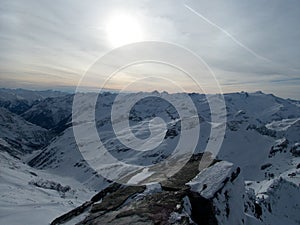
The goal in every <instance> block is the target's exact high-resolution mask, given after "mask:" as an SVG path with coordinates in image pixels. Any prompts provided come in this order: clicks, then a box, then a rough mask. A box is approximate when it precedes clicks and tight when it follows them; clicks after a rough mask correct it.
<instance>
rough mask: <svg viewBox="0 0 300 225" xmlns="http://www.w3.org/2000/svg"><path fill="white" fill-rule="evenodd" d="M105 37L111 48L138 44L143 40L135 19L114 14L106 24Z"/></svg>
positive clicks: (125, 15) (122, 14)
mask: <svg viewBox="0 0 300 225" xmlns="http://www.w3.org/2000/svg"><path fill="white" fill-rule="evenodd" d="M106 35H107V38H108V41H109V42H110V43H111V45H112V46H113V47H119V46H122V45H126V44H130V43H133V42H138V41H141V40H142V39H143V33H142V29H141V27H140V24H139V23H138V21H137V19H136V18H134V17H132V16H130V15H128V14H124V13H119V14H114V15H113V16H111V17H110V18H109V19H108V21H107V24H106Z"/></svg>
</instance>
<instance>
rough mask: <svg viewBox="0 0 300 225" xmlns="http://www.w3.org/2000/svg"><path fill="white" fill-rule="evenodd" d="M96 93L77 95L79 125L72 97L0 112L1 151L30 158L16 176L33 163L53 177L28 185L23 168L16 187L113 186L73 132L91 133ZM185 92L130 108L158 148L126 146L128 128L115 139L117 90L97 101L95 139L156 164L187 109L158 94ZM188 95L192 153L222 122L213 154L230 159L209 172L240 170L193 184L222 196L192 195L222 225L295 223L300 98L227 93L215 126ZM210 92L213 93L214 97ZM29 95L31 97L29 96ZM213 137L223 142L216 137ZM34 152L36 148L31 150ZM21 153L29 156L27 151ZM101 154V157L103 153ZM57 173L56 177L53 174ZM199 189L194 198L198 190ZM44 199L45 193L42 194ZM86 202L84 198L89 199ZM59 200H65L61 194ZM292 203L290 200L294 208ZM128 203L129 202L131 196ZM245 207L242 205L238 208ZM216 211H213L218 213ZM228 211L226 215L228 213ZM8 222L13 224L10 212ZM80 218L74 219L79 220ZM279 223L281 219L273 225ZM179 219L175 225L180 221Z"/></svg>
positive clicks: (89, 142)
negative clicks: (159, 139)
mask: <svg viewBox="0 0 300 225" xmlns="http://www.w3.org/2000/svg"><path fill="white" fill-rule="evenodd" d="M93 95H95V94H94V93H89V94H83V93H82V94H80V96H79V98H80V101H81V102H82V106H81V107H79V110H77V111H75V112H74V113H75V115H74V114H73V119H74V117H75V118H83V119H84V120H80V119H79V120H75V121H76V123H73V124H72V118H71V117H72V103H73V97H74V96H73V95H59V96H48V97H47V98H44V99H40V100H39V102H36V103H34V104H31V105H30V106H29V108H28V109H26V110H24V111H23V112H22V113H21V114H20V115H16V114H14V113H11V112H10V111H8V110H12V108H9V107H7V109H8V110H6V109H1V116H2V117H0V119H1V121H0V128H1V134H0V135H1V139H0V140H1V142H0V145H1V146H5V147H2V149H4V148H5V149H4V150H5V151H6V152H8V153H9V154H11V155H18V154H19V153H18V152H19V151H20V152H22V157H21V158H22V159H23V161H24V160H25V161H26V162H27V163H28V165H24V166H16V167H13V169H12V170H13V171H14V170H16V171H17V173H20V174H21V175H20V176H19V175H18V177H20V179H21V177H22V176H23V175H22V174H23V173H24V168H25V167H26V170H29V168H32V171H34V173H35V174H38V177H39V173H40V171H42V172H43V173H44V174H50V175H49V176H48V175H45V177H47V179H40V177H39V178H37V179H35V180H31V182H30V181H29V180H28V179H29V178H28V176H32V175H30V173H29V174H28V173H26V174H27V175H24V177H26V178H22V180H24V179H25V180H26V179H27V180H28V182H29V183H26V182H25V183H26V185H25V183H24V182H23V181H22V182H23V183H22V182H20V183H17V182H15V185H17V186H18V185H20V186H22V185H25V186H26V187H27V186H28V185H29V187H31V188H33V189H38V190H40V189H43V190H44V189H48V188H49V187H51V188H52V190H53V189H56V192H58V193H60V192H61V191H57V190H65V189H64V187H66V186H67V185H70V184H71V185H72V184H75V183H76V184H77V183H80V184H81V185H82V188H83V189H85V191H86V193H89V195H91V190H94V191H95V190H96V191H100V190H102V189H103V188H105V187H107V186H108V185H109V183H110V181H108V180H107V179H105V178H103V177H102V176H100V175H99V174H98V173H97V172H96V171H95V170H94V169H92V168H91V166H90V165H89V164H88V163H87V162H86V161H85V160H84V158H83V156H82V154H81V153H80V151H79V149H78V143H76V140H75V137H74V129H77V130H79V131H80V132H81V133H82V134H89V132H90V130H89V126H87V124H89V122H90V121H92V119H93V118H92V117H90V115H89V114H88V112H87V111H88V110H87V108H88V107H91V104H90V99H91V97H92V96H93ZM130 95H132V96H134V95H141V93H131V94H128V97H129V96H130ZM184 95H185V94H168V93H165V92H164V93H158V92H154V93H151V96H152V97H148V98H145V99H143V100H141V101H139V102H137V104H135V105H134V106H133V107H132V109H131V111H130V115H129V125H130V131H132V132H133V133H134V135H135V136H136V137H138V138H141V139H146V138H148V137H149V136H150V135H151V133H150V130H149V125H151V126H152V128H153V129H152V132H154V133H155V132H156V131H157V132H158V133H157V135H158V136H160V135H164V136H163V142H162V143H161V144H160V145H158V146H156V147H155V148H154V149H152V150H149V151H136V150H132V149H130V148H128V147H127V146H125V145H124V144H123V142H121V141H120V140H119V138H120V137H121V138H123V139H125V140H129V142H130V140H132V137H131V136H130V135H128V134H129V133H130V132H129V130H123V131H122V132H120V133H119V134H118V136H117V135H116V133H115V130H114V129H113V127H112V126H113V124H112V119H111V110H112V106H113V103H114V101H115V99H116V97H117V94H116V93H113V94H112V93H108V92H107V93H102V94H100V95H99V97H98V99H97V104H96V110H95V124H96V128H97V132H98V136H99V137H100V139H101V141H102V142H103V144H104V147H105V148H106V149H107V150H108V151H109V153H110V154H111V155H113V156H114V157H115V158H117V159H119V160H122V161H123V162H125V163H129V164H138V165H151V164H153V163H154V164H156V163H159V162H163V161H164V160H165V159H166V158H168V156H170V155H171V154H172V152H173V150H174V147H175V146H176V145H177V144H178V142H179V140H180V135H181V132H182V126H181V118H180V116H179V113H178V110H189V109H188V108H186V104H185V102H184V101H182V103H181V104H180V105H179V108H175V107H174V106H173V105H172V104H170V103H169V102H167V101H166V100H164V99H165V98H164V99H161V97H167V98H169V99H176V100H179V102H180V99H183V96H184ZM188 96H189V97H190V98H191V99H192V101H193V103H194V105H195V108H196V110H197V114H198V120H191V123H190V127H189V128H188V129H191V130H192V129H193V127H195V126H196V127H197V126H199V127H200V134H199V141H198V144H197V146H196V150H195V154H198V153H202V152H203V151H204V150H205V149H206V147H207V142H208V139H209V137H210V135H211V133H210V132H211V128H212V126H217V127H218V126H219V127H222V126H225V125H226V132H225V137H224V141H223V143H222V146H221V149H220V151H219V152H218V155H217V156H216V158H217V159H218V160H220V161H222V162H224V161H228V162H224V163H223V164H222V163H221V164H219V167H214V168H212V169H210V170H209V172H205V173H207V174H208V175H210V176H216V173H219V172H218V171H220V170H221V171H223V170H224V171H227V172H228V173H227V172H226V173H223V174H224V177H223V178H224V179H225V180H226V177H230V176H231V175H230V174H232V173H233V171H235V170H236V168H239V170H240V171H241V173H240V174H238V179H237V181H235V182H234V183H233V184H229V183H228V184H226V185H225V186H222V185H221V186H220V183H222V182H223V181H224V179H223V178H220V179H219V178H218V179H217V178H216V180H214V181H213V183H211V184H208V183H207V181H203V180H201V179H200V180H199V179H198V180H197V179H196V178H195V179H196V180H193V181H191V182H196V183H197V182H198V183H199V182H202V184H201V185H203V184H204V183H205V185H206V186H209V185H211V188H210V189H211V191H212V187H220V189H218V190H215V192H216V193H218V194H216V195H215V196H214V197H211V196H209V197H207V196H206V195H205V194H203V193H204V192H203V191H202V190H199V189H195V190H194V192H195V193H197V192H199V193H198V194H199V195H200V196H201V197H197V198H196V199H198V200H199V199H202V200H203V198H204V199H206V200H203V201H204V202H209V207H214V208H215V210H217V211H218V210H219V211H221V212H225V214H224V215H223V214H222V213H221V214H220V215H219V216H216V218H214V219H213V221H215V222H216V221H217V222H216V223H217V224H242V223H244V224H276V223H277V224H282V223H286V222H288V223H289V224H297V223H298V222H299V218H298V216H297V213H296V212H297V210H299V207H298V206H299V205H300V198H299V197H298V198H297V197H296V198H293V199H292V198H291V196H290V195H289V194H288V192H287V191H285V189H286V190H290V192H291V193H293V194H294V195H296V194H298V196H299V187H298V186H299V184H300V157H299V156H300V102H299V101H296V100H290V99H287V100H286V99H282V98H279V97H276V96H274V95H271V94H264V93H262V92H255V93H246V92H241V93H232V94H225V95H224V99H225V104H226V111H227V115H226V124H214V123H212V114H211V111H210V107H209V104H208V100H207V98H206V96H205V95H202V94H195V93H193V94H189V95H188ZM209 97H210V98H214V97H215V96H209ZM217 97H218V96H216V98H217ZM30 99H31V98H29V100H28V101H31V100H30ZM12 111H14V110H12ZM155 117H160V118H162V119H163V120H164V122H165V124H166V127H165V129H163V130H161V127H159V126H160V125H159V124H158V125H155V124H154V125H153V123H152V122H153V118H155ZM124 118H125V117H123V116H122V115H120V117H118V118H115V119H116V120H117V121H122V120H123V119H124ZM26 120H27V121H30V122H27V121H26ZM197 121H198V122H197ZM42 127H43V128H42ZM45 128H46V129H45ZM49 138H52V139H51V141H49V140H50V139H49ZM191 138H193V135H191ZM210 138H213V139H218V138H219V137H218V136H216V137H210ZM9 140H10V142H9ZM155 140H156V139H154V141H153V142H152V143H151V142H150V143H147V144H146V145H144V146H143V147H145V148H147V147H148V146H152V145H154V144H155V143H154V142H155ZM48 141H49V143H48ZM77 141H78V140H77ZM191 142H192V140H191ZM11 143H18V144H19V145H20V146H22V147H21V148H19V149H18V148H17V149H16V148H15V146H14V145H12V144H11ZM38 144H40V145H38ZM79 144H81V145H84V146H85V147H86V148H88V149H95V148H97V145H96V144H95V140H94V139H93V138H92V137H91V138H89V136H88V135H87V136H86V138H85V139H84V140H81V142H80V143H79ZM19 145H18V146H19ZM137 147H138V146H137ZM33 149H36V150H38V151H34V152H33ZM16 152H17V153H16ZM32 152H33V153H32ZM2 153H3V152H2ZM24 153H32V154H30V155H27V156H24ZM3 154H6V153H3ZM101 154H102V153H101ZM98 157H100V158H101V155H100V156H98ZM11 160H12V159H11V158H10V156H7V155H5V157H3V161H7V163H4V164H3V165H2V164H1V167H3V168H4V170H7V169H8V167H9V166H8V165H9V164H10V161H11ZM13 160H14V164H18V160H17V159H13ZM110 166H111V168H115V169H112V170H111V168H108V167H105V168H103V169H105V170H108V171H113V172H114V173H115V174H116V175H118V174H119V172H120V171H118V169H117V168H118V167H117V165H110ZM222 168H223V169H222ZM226 168H229V169H226ZM123 172H124V171H123ZM198 172H199V173H200V174H202V175H201V176H203V177H205V176H208V175H205V173H204V174H203V173H201V171H198ZM52 175H53V179H50V177H51V176H52ZM138 175H139V174H138ZM140 175H142V173H141V174H140ZM195 175H196V174H195ZM199 176H200V175H199ZM199 176H198V177H199ZM41 177H42V176H41ZM137 177H138V176H136V175H135V176H132V177H129V178H127V179H129V180H136V178H137ZM48 178H49V179H48ZM192 178H193V177H191V178H190V180H192ZM18 179H19V178H18ZM182 179H183V178H182ZM190 180H186V182H185V183H188V182H189V181H190ZM18 182H19V181H18ZM203 182H204V183H203ZM58 184H61V185H58ZM3 185H4V186H5V185H7V181H5V182H3ZM4 186H3V187H4ZM33 186H34V187H33ZM5 187H7V186H5ZM224 188H225V189H224ZM71 189H72V187H71ZM30 190H32V189H30ZM6 191H7V189H6ZM218 191H219V192H218ZM237 192H240V194H239V195H235V193H237ZM28 193H29V192H28ZM195 193H194V194H193V196H194V195H198V194H195ZM226 193H227V194H226ZM241 193H242V194H241ZM28 195H30V194H28ZM163 195H165V193H163ZM216 196H219V197H216ZM224 196H225V197H224ZM181 197H182V199H185V200H183V202H185V203H186V204H188V200H187V198H184V196H181ZM181 197H180V199H181ZM41 198H44V197H43V196H42V197H41ZM149 198H150V197H149ZM222 198H225V199H222ZM227 198H228V199H227ZM278 198H280V200H278ZM84 200H86V201H87V200H88V198H86V199H84ZM194 200H195V199H194V198H190V199H189V201H193V202H192V203H191V202H190V204H191V205H193V207H194V209H193V207H190V210H192V211H193V210H195V209H196V208H197V207H198V206H196V205H195V203H194ZM202 200H201V201H202ZM7 201H9V200H7ZM28 201H29V200H28ZM54 201H55V202H57V201H59V202H60V200H58V199H55V200H54ZM176 201H177V200H176ZM199 201H200V200H199ZM82 202H83V200H82V201H81V203H82ZM288 202H290V203H291V204H290V205H289V204H288ZM27 203H28V202H27ZM77 203H78V202H77ZM128 203H130V201H129V200H128ZM141 204H145V203H144V202H143V203H141ZM77 205H78V204H76V206H77ZM129 205H130V204H129ZM269 205H271V206H269ZM297 205H298V206H297ZM195 207H196V208H195ZM226 207H227V208H228V207H229V208H230V209H229V210H230V213H229V212H228V213H227V211H226V210H228V209H227V208H226ZM241 207H242V210H240V208H241ZM270 207H271V210H270ZM283 207H287V208H289V207H291V209H290V210H285V209H284V208H283ZM297 207H298V208H297ZM69 209H70V208H68V207H66V209H65V210H61V214H63V213H64V212H66V211H68V210H69ZM187 211H188V209H187V208H185V211H184V212H183V211H182V212H176V213H179V214H180V213H188V212H187ZM217 211H212V212H213V213H216V212H217ZM176 213H173V214H172V212H170V213H169V214H168V213H167V215H169V216H172V218H173V220H174V221H175V222H178V220H176V215H177V214H176ZM226 213H227V214H228V216H226ZM171 214H172V215H171ZM229 214H230V216H229ZM192 215H193V213H190V215H189V216H188V218H190V220H193V216H192ZM84 216H87V212H86V211H85V213H84V214H82V215H81V217H80V218H81V220H83V219H84ZM177 216H178V215H177ZM279 217H284V218H285V219H281V220H280V219H279ZM234 218H236V220H235V219H234ZM6 219H8V220H7V221H10V220H9V216H8V217H6ZM194 219H195V218H194ZM81 220H80V219H78V218H77V219H76V221H77V222H79V221H81ZM196 220H197V219H196ZM74 221H75V220H74ZM104 221H105V220H104ZM233 221H235V222H236V223H235V222H233ZM243 221H244V222H243ZM246 221H247V222H246ZM274 221H277V222H276V223H275V222H274ZM0 222H1V219H0ZM48 222H49V221H48ZM175 222H174V224H176V223H175ZM194 222H195V221H194ZM273 222H274V223H273ZM15 224H17V223H15ZM70 224H74V223H70ZM177 224H184V223H177Z"/></svg>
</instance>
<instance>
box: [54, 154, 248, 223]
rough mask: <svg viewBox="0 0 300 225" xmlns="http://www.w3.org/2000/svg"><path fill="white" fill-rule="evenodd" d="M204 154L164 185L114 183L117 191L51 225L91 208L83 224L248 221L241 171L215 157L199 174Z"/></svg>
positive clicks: (79, 208) (99, 195)
mask: <svg viewBox="0 0 300 225" xmlns="http://www.w3.org/2000/svg"><path fill="white" fill-rule="evenodd" d="M201 156H202V154H198V155H195V156H193V157H192V158H191V160H190V161H189V162H188V163H187V164H186V165H185V166H184V167H183V168H182V169H181V170H180V171H179V172H178V173H177V174H175V175H174V176H173V177H171V178H169V179H168V180H166V181H164V182H162V183H160V184H158V183H156V184H149V185H147V186H123V185H117V184H112V185H111V186H110V189H111V191H112V192H108V191H104V192H103V191H102V192H100V193H99V194H97V195H96V196H95V197H94V198H92V200H93V201H89V202H86V203H85V204H84V205H82V206H80V207H78V208H77V211H76V210H73V211H72V213H71V212H69V213H68V214H65V215H64V216H62V217H61V218H63V219H61V220H59V219H56V220H55V221H53V222H52V225H54V224H64V223H65V222H66V221H68V220H70V219H72V218H74V217H76V216H77V215H80V214H81V213H82V212H87V210H89V213H88V214H87V216H85V218H84V219H83V220H81V221H80V222H79V223H78V224H88V225H93V224H178V225H179V224H207V225H213V224H243V223H244V222H245V220H246V215H245V214H244V193H245V190H244V183H243V179H242V177H241V175H240V169H239V168H238V167H235V166H234V165H233V164H231V163H228V162H223V161H221V162H216V161H214V162H213V165H212V166H211V167H209V168H206V169H203V170H202V171H201V172H200V173H199V161H200V159H201ZM202 157H203V156H202ZM83 207H86V208H85V209H84V210H83ZM70 213H71V214H70ZM66 215H68V216H69V218H67V217H66ZM77 222H78V221H77Z"/></svg>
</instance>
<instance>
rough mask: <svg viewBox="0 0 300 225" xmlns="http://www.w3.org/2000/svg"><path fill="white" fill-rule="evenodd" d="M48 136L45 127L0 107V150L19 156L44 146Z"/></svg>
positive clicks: (49, 136) (49, 135)
mask: <svg viewBox="0 0 300 225" xmlns="http://www.w3.org/2000/svg"><path fill="white" fill-rule="evenodd" d="M50 138H51V134H50V133H49V132H48V131H47V130H46V129H44V128H41V127H39V126H36V125H35V124H32V123H30V122H28V121H26V120H25V119H24V118H22V117H21V116H19V115H16V114H14V113H12V112H10V111H8V110H7V109H5V108H1V107H0V151H6V152H8V153H9V154H11V155H13V156H15V157H21V156H24V155H25V154H29V153H32V152H33V151H34V150H39V149H41V148H42V147H43V146H46V145H47V144H48V142H49V140H50Z"/></svg>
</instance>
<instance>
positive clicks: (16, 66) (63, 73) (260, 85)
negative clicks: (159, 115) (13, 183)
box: [0, 0, 300, 99]
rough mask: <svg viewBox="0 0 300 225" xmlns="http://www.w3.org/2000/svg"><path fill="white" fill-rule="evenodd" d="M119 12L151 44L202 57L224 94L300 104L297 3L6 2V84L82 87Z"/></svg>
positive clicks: (0, 72)
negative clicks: (266, 95) (261, 93)
mask: <svg viewBox="0 0 300 225" xmlns="http://www.w3.org/2000/svg"><path fill="white" fill-rule="evenodd" d="M186 5H187V6H188V8H189V9H190V10H189V9H187V7H186ZM115 11H124V12H128V13H129V14H131V15H133V16H135V17H136V18H138V20H139V22H140V24H141V25H142V26H143V30H145V31H146V32H145V39H146V40H159V41H168V42H174V43H176V44H179V45H183V46H185V47H187V48H189V49H190V50H192V51H193V52H195V53H196V54H197V55H199V56H200V57H201V58H202V59H204V60H205V61H206V62H207V63H208V65H209V66H210V67H211V68H212V69H213V71H214V72H215V73H216V75H217V77H218V79H219V82H220V83H221V85H222V87H223V89H224V90H228V91H230V90H234V91H235V90H246V91H247V90H252V89H253V87H254V86H255V85H256V88H257V89H261V90H269V91H272V90H273V91H274V93H275V92H276V93H277V94H279V95H281V96H284V97H293V98H298V99H300V96H299V95H300V94H299V93H298V91H297V89H299V85H300V81H299V73H300V65H299V61H300V49H299V48H300V46H299V44H298V42H299V40H300V29H298V28H299V25H298V21H300V2H299V1H297V0H291V1H289V2H284V1H281V0H273V1H271V2H270V1H267V0H253V1H249V2H245V1H238V0H228V1H223V0H222V1H221V0H220V1H205V0H197V1H196V0H192V1H184V0H180V1H178V2H176V4H174V2H173V1H172V0H166V1H149V0H139V1H134V0H130V1H126V2H125V1H116V0H114V1H108V0H107V1H97V0H92V1H79V0H65V1H59V0H53V1H45V0H41V1H37V0H27V1H26V2H24V1H22V0H15V1H9V0H3V1H2V3H1V5H0V77H1V81H2V82H1V84H2V85H3V86H5V84H8V83H9V85H13V81H14V82H15V86H16V87H20V86H21V87H22V86H23V85H24V82H28V83H32V85H39V84H38V82H36V81H39V82H41V84H40V85H41V86H47V84H49V86H50V84H51V85H52V86H53V84H55V85H59V84H61V85H62V86H65V85H74V84H76V83H77V82H78V80H79V79H80V77H81V75H82V74H83V73H84V71H85V70H86V69H87V68H88V67H89V66H90V65H91V64H92V63H93V62H94V61H95V60H96V59H97V58H99V57H100V56H101V55H103V54H105V53H107V52H108V51H110V50H111V46H110V45H109V41H108V40H107V37H106V34H105V30H104V29H103V28H104V27H105V23H106V19H107V18H108V17H109V15H110V14H111V13H113V12H115ZM287 12H288V13H287ZM195 14H197V15H198V16H196V15H195ZM266 59H267V60H266ZM158 73H159V71H158ZM170 77H171V75H170ZM4 81H7V82H4ZM178 81H180V78H178ZM154 83H155V82H152V83H151V85H154ZM275 84H276V85H275ZM279 86H280V88H279ZM278 90H280V91H278Z"/></svg>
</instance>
